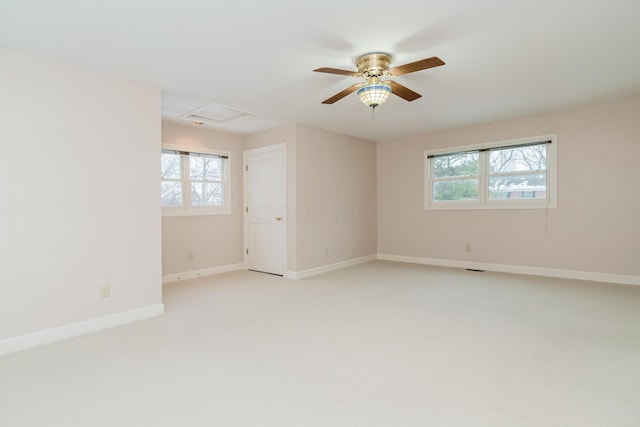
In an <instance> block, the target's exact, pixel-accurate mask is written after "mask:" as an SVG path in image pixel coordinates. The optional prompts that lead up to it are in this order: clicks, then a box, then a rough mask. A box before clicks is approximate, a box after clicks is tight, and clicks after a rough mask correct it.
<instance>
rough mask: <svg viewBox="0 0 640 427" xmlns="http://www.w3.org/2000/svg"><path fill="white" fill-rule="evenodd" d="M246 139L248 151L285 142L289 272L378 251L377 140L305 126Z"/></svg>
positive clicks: (260, 134) (277, 130)
mask: <svg viewBox="0 0 640 427" xmlns="http://www.w3.org/2000/svg"><path fill="white" fill-rule="evenodd" d="M243 142H244V149H245V150H250V149H253V148H258V147H263V146H266V145H274V144H279V143H285V144H286V147H287V179H288V188H287V198H288V200H287V204H288V209H287V212H288V217H287V270H288V271H291V272H299V271H304V270H308V269H311V268H315V267H321V266H324V265H327V264H333V263H336V262H340V261H347V260H351V259H354V258H360V257H363V256H367V255H372V254H375V253H376V165H375V163H376V157H375V150H376V147H375V144H374V143H372V142H369V141H364V140H361V139H357V138H352V137H348V136H345V135H339V134H336V133H333V132H329V131H325V130H321V129H317V128H313V127H311V126H306V125H302V124H294V125H287V126H283V127H280V128H277V129H271V130H268V131H264V132H260V133H257V134H253V135H249V136H245V137H244V138H243ZM325 249H327V250H328V255H326V254H325Z"/></svg>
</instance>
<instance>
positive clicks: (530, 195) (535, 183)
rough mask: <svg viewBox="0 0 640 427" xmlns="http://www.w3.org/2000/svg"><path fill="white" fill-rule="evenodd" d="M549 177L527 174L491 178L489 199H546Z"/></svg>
mask: <svg viewBox="0 0 640 427" xmlns="http://www.w3.org/2000/svg"><path fill="white" fill-rule="evenodd" d="M546 198H547V175H546V174H544V173H543V174H527V175H515V176H495V177H493V176H492V177H490V178H489V199H490V200H506V199H509V200H511V199H543V200H544V199H546Z"/></svg>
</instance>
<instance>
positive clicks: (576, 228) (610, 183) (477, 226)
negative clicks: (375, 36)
mask: <svg viewBox="0 0 640 427" xmlns="http://www.w3.org/2000/svg"><path fill="white" fill-rule="evenodd" d="M548 133H556V134H557V135H558V208H557V209H554V210H549V211H548V212H545V211H544V210H509V211H500V210H485V211H424V210H423V190H424V186H423V172H424V170H423V167H424V165H423V152H424V150H426V149H433V148H443V147H453V146H456V145H469V144H476V143H482V142H491V141H500V140H507V139H513V138H519V137H526V136H533V135H540V134H548ZM377 159H378V202H379V206H380V213H379V215H380V220H379V223H378V252H379V253H382V254H392V255H405V256H415V257H426V258H439V259H450V260H469V261H478V262H487V263H497V264H511V265H522V266H533V267H547V268H558V269H566V270H579V271H591V272H602V273H614V274H628V275H640V263H639V262H638V260H639V259H640V258H639V254H640V191H638V188H637V187H638V184H640V166H639V164H640V163H639V160H638V159H640V100H639V99H638V98H635V99H631V100H628V101H625V102H617V103H611V104H605V105H598V106H593V107H590V108H584V109H576V110H572V111H566V112H560V113H554V114H545V115H541V116H536V117H529V118H523V119H518V120H510V121H504V122H498V123H492V124H486V125H481V126H472V127H466V128H461V129H455V130H449V131H443V132H436V133H428V134H424V135H417V136H414V137H411V138H406V139H400V140H394V141H387V142H383V143H379V144H378V150H377ZM466 243H470V244H471V245H472V252H465V244H466Z"/></svg>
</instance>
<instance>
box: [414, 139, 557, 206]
mask: <svg viewBox="0 0 640 427" xmlns="http://www.w3.org/2000/svg"><path fill="white" fill-rule="evenodd" d="M543 140H550V141H551V144H548V145H547V169H546V171H545V174H546V180H547V186H546V199H544V200H535V199H522V200H520V199H511V200H489V195H488V194H487V189H488V186H489V178H490V176H491V175H490V174H489V171H488V170H487V162H488V159H487V158H486V154H484V156H485V157H483V154H482V153H480V157H479V162H480V163H479V170H478V175H473V176H463V177H460V178H470V179H477V180H478V199H477V200H462V201H457V200H452V201H440V202H435V201H433V200H432V194H431V191H432V185H431V183H432V178H431V159H429V155H433V154H435V155H437V154H448V153H458V152H465V151H474V150H482V149H486V148H492V147H505V148H506V147H508V146H510V145H519V144H523V143H529V142H536V141H543ZM557 158H558V135H557V134H546V135H537V136H531V137H526V138H517V139H510V140H505V141H495V142H484V143H481V144H474V145H465V146H453V147H448V148H438V149H435V150H425V151H424V176H423V186H424V189H423V190H424V191H423V193H424V196H423V197H424V210H426V211H438V210H469V209H472V210H486V209H556V208H557V207H558V197H557V193H558V184H557V176H558V175H557ZM483 159H484V161H483ZM532 172H535V171H532ZM452 178H455V177H452Z"/></svg>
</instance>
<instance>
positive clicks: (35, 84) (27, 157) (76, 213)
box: [0, 49, 162, 340]
mask: <svg viewBox="0 0 640 427" xmlns="http://www.w3.org/2000/svg"><path fill="white" fill-rule="evenodd" d="M0 94H2V95H1V96H0V140H1V141H2V155H0V181H1V182H2V185H1V186H0V200H1V202H0V282H1V284H0V340H2V339H5V338H10V337H16V336H20V335H24V334H28V333H33V332H37V331H41V330H46V329H51V328H55V327H59V326H65V325H69V324H72V323H76V322H81V321H84V320H90V319H94V318H97V317H101V316H105V315H110V314H116V313H119V312H123V311H128V310H133V309H137V308H142V307H146V306H154V305H158V304H161V302H162V295H161V264H160V206H159V204H158V162H159V150H160V89H159V88H156V87H150V86H144V85H140V84H136V83H132V82H129V81H126V80H122V79H118V78H113V77H111V76H107V75H104V74H99V73H95V72H91V71H87V70H84V69H80V68H76V67H70V66H65V65H62V64H58V63H54V62H51V61H47V60H43V59H39V58H35V57H31V56H27V55H23V54H20V53H17V52H11V51H8V50H4V49H0ZM103 284H110V285H111V297H110V298H100V287H101V285H103Z"/></svg>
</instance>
